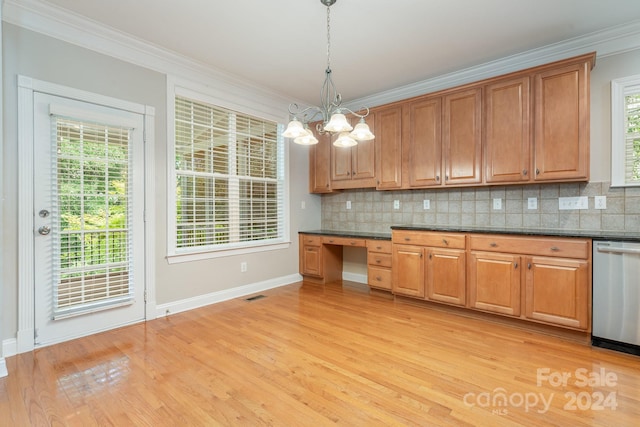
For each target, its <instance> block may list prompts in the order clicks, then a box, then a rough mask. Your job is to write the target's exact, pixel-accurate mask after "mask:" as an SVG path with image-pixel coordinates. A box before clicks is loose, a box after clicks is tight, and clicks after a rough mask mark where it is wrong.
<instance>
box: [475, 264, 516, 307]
mask: <svg viewBox="0 0 640 427" xmlns="http://www.w3.org/2000/svg"><path fill="white" fill-rule="evenodd" d="M469 257H470V258H469V306H470V307H471V308H477V309H480V310H485V311H491V312H494V313H501V314H508V315H510V316H520V281H521V268H522V267H521V257H520V256H517V255H510V254H502V253H488V252H471V253H470V254H469Z"/></svg>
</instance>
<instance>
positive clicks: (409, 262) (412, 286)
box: [391, 245, 425, 298]
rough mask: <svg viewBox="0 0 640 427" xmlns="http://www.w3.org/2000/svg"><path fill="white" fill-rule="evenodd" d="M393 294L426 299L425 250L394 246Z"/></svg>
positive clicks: (416, 247)
mask: <svg viewBox="0 0 640 427" xmlns="http://www.w3.org/2000/svg"><path fill="white" fill-rule="evenodd" d="M392 258H393V261H392V263H393V267H392V268H391V270H392V277H393V292H394V293H396V294H400V295H408V296H413V297H420V298H424V281H425V280H424V279H425V277H424V248H422V247H420V246H408V245H393V255H392Z"/></svg>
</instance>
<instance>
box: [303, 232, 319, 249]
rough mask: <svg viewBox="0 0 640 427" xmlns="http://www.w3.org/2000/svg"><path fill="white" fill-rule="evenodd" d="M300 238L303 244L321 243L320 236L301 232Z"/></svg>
mask: <svg viewBox="0 0 640 427" xmlns="http://www.w3.org/2000/svg"><path fill="white" fill-rule="evenodd" d="M300 238H301V240H302V244H303V245H305V246H320V245H322V236H316V235H312V234H301V235H300Z"/></svg>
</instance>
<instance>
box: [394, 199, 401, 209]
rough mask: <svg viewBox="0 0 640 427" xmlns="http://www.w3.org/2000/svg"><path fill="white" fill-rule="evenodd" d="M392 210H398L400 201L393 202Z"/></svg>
mask: <svg viewBox="0 0 640 427" xmlns="http://www.w3.org/2000/svg"><path fill="white" fill-rule="evenodd" d="M393 209H400V200H394V201H393Z"/></svg>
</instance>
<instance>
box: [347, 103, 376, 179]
mask: <svg viewBox="0 0 640 427" xmlns="http://www.w3.org/2000/svg"><path fill="white" fill-rule="evenodd" d="M365 120H366V122H367V124H368V125H369V129H371V132H374V134H375V131H376V117H375V114H369V116H367V117H366V119H365ZM359 122H360V119H359V118H358V117H355V118H353V119H352V120H351V124H352V125H353V127H355V126H356V125H357V124H358V123H359ZM375 160H376V141H375V139H372V140H371V141H358V145H356V146H355V147H352V148H351V179H353V180H358V182H359V183H360V185H362V186H367V187H375V185H376V179H375V178H376V161H375Z"/></svg>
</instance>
